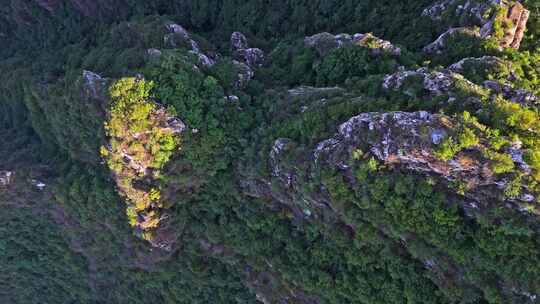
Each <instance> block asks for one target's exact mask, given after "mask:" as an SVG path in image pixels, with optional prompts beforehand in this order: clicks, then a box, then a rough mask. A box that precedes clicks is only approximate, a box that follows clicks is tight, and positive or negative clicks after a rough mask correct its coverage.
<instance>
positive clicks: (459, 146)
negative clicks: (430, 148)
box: [435, 112, 480, 161]
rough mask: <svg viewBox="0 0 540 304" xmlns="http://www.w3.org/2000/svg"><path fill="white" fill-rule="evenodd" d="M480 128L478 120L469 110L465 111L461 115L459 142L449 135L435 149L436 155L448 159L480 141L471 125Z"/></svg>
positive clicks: (458, 133)
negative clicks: (472, 116)
mask: <svg viewBox="0 0 540 304" xmlns="http://www.w3.org/2000/svg"><path fill="white" fill-rule="evenodd" d="M467 125H469V126H470V127H473V128H478V127H479V126H478V122H477V121H475V120H474V119H473V118H471V115H470V114H469V113H468V112H464V113H463V114H462V115H461V117H460V124H459V128H458V132H457V142H456V141H455V140H454V138H453V137H451V136H450V137H447V138H446V139H445V140H444V141H443V142H442V143H441V144H440V145H439V147H438V148H437V150H436V151H435V156H436V157H437V158H439V159H441V160H444V161H448V160H450V159H452V158H453V157H454V156H455V155H456V153H458V152H459V151H461V150H463V149H467V148H471V147H474V146H476V145H478V144H479V143H480V139H479V138H478V136H477V135H476V134H475V132H474V130H473V129H471V128H470V127H468V126H467Z"/></svg>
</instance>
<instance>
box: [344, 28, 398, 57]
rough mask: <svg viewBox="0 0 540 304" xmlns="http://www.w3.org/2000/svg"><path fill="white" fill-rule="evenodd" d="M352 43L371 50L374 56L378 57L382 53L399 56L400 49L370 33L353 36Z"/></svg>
mask: <svg viewBox="0 0 540 304" xmlns="http://www.w3.org/2000/svg"><path fill="white" fill-rule="evenodd" d="M353 42H354V43H355V44H356V45H360V46H363V47H367V48H369V49H371V51H372V53H373V54H374V55H379V54H382V53H389V54H392V55H393V56H400V55H401V48H399V47H396V46H395V45H393V44H392V43H391V42H390V41H387V40H383V39H380V38H378V37H375V36H373V35H372V34H371V33H368V34H354V37H353Z"/></svg>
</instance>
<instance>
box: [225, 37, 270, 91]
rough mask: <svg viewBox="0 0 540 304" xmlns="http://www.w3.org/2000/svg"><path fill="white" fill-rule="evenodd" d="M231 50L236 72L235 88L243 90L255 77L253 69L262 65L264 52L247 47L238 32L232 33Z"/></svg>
mask: <svg viewBox="0 0 540 304" xmlns="http://www.w3.org/2000/svg"><path fill="white" fill-rule="evenodd" d="M231 50H232V56H233V58H234V60H233V64H234V66H235V67H236V69H237V71H238V77H237V80H236V82H235V87H236V88H244V87H245V86H246V85H247V83H248V82H249V81H250V80H251V79H252V78H253V76H254V75H255V72H254V71H255V69H257V68H260V67H261V66H262V65H263V63H264V59H265V56H264V52H263V51H262V50H261V49H259V48H251V47H249V44H248V40H247V38H246V36H245V35H244V34H242V33H240V32H233V33H232V35H231Z"/></svg>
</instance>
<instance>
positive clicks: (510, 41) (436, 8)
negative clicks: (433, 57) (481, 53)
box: [422, 0, 530, 52]
mask: <svg viewBox="0 0 540 304" xmlns="http://www.w3.org/2000/svg"><path fill="white" fill-rule="evenodd" d="M422 15H423V16H426V17H429V18H431V19H432V20H434V21H435V22H447V23H452V22H453V20H459V21H458V23H457V24H456V25H459V27H456V28H451V29H449V30H448V31H446V32H444V33H443V34H442V35H441V36H440V37H439V38H438V39H437V40H436V41H435V42H433V43H432V44H430V45H429V46H426V48H425V49H424V50H425V51H426V52H433V51H437V50H438V49H441V48H443V47H444V45H445V41H446V40H448V39H450V37H454V36H456V35H459V34H462V35H469V36H471V37H476V38H482V39H485V38H495V39H496V40H497V42H498V44H499V46H500V47H501V48H514V49H519V46H520V44H521V40H522V39H523V35H524V32H525V29H526V25H527V20H528V19H529V16H530V12H529V11H528V10H527V9H525V8H524V7H523V5H522V4H521V3H519V2H517V1H498V0H496V1H470V0H468V1H459V0H442V1H438V2H436V3H435V4H433V5H432V6H430V7H427V8H426V9H425V10H424V11H423V13H422ZM475 26H476V27H478V28H480V29H479V30H478V29H475V28H474V27H475Z"/></svg>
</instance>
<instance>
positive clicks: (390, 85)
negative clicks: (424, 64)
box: [382, 68, 483, 97]
mask: <svg viewBox="0 0 540 304" xmlns="http://www.w3.org/2000/svg"><path fill="white" fill-rule="evenodd" d="M457 83H459V84H460V85H461V86H462V87H463V86H465V87H468V88H470V91H472V92H474V91H477V92H482V90H483V89H482V87H480V86H479V85H476V84H474V83H472V82H470V81H469V80H467V79H465V78H464V77H463V76H462V75H460V74H457V73H453V72H451V71H447V70H443V71H429V70H427V69H425V68H420V69H418V70H413V71H398V72H395V73H393V74H389V75H386V76H385V77H384V80H383V84H382V86H383V88H384V89H387V90H394V91H400V92H403V93H404V94H406V95H411V92H410V91H409V89H410V88H409V87H419V86H420V87H421V88H422V89H424V90H425V91H426V92H429V94H431V95H432V96H440V95H443V94H447V95H449V96H454V95H456V93H457V92H456V91H455V88H456V84H457ZM470 97H477V96H470Z"/></svg>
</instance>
